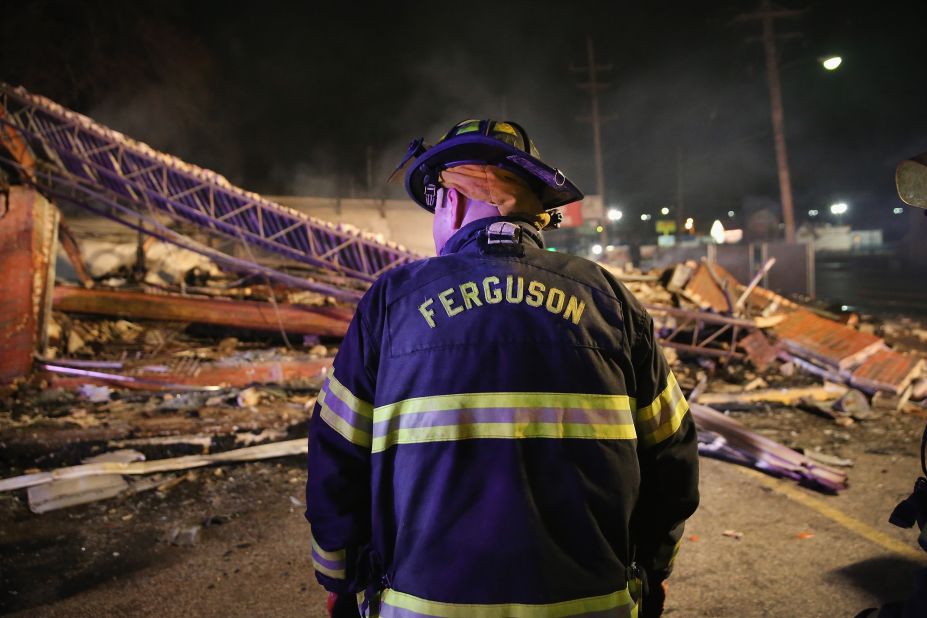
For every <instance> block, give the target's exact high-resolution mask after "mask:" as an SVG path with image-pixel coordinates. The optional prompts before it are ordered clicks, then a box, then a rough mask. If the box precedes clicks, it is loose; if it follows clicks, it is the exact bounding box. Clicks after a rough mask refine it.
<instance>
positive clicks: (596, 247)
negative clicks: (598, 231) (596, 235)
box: [592, 245, 602, 255]
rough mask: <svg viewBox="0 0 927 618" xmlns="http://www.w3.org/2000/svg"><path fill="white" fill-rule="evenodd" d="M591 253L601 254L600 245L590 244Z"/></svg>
mask: <svg viewBox="0 0 927 618" xmlns="http://www.w3.org/2000/svg"><path fill="white" fill-rule="evenodd" d="M592 253H593V254H595V255H602V245H592Z"/></svg>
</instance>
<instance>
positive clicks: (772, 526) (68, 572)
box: [0, 410, 927, 618]
mask: <svg viewBox="0 0 927 618" xmlns="http://www.w3.org/2000/svg"><path fill="white" fill-rule="evenodd" d="M737 416H738V417H739V418H741V419H742V420H743V421H744V422H746V423H747V424H748V425H750V426H752V427H754V428H755V429H758V430H761V431H763V432H764V433H767V434H770V435H773V436H775V437H777V438H778V439H782V440H783V441H786V439H788V441H789V442H790V443H792V444H793V445H795V446H798V445H803V446H805V447H815V448H818V449H819V450H821V451H823V452H827V453H829V454H833V455H839V456H841V457H844V458H848V459H851V460H853V462H854V466H853V467H852V468H850V469H849V471H850V482H851V485H850V488H849V489H848V490H846V491H845V492H843V493H842V494H840V495H839V496H825V495H822V494H818V493H815V492H812V491H809V490H806V489H804V488H800V487H798V486H796V485H795V484H794V483H791V482H788V481H778V480H769V477H761V478H757V477H756V476H755V475H754V474H752V473H750V472H749V471H746V472H745V471H744V470H745V469H743V468H740V467H738V466H734V465H731V464H728V463H724V462H720V461H715V460H708V459H704V458H703V459H702V463H703V468H702V483H701V486H702V495H703V500H702V506H701V508H700V509H699V510H698V512H697V513H696V515H695V516H694V517H693V518H692V520H691V521H690V523H689V525H688V528H687V531H686V537H685V540H684V544H683V548H682V551H681V553H680V556H679V558H678V562H677V568H676V572H675V574H674V576H673V578H672V580H671V583H670V596H669V601H668V609H667V612H666V615H667V616H678V617H680V618H683V617H689V616H705V617H751V616H820V617H827V618H830V617H836V616H854V615H855V614H856V613H857V612H858V611H860V610H861V609H863V608H866V607H871V606H875V605H877V604H880V603H883V602H886V601H889V600H894V599H900V598H903V597H904V596H905V595H907V594H908V593H909V591H910V589H911V581H912V577H913V575H914V572H915V570H916V569H917V568H918V567H919V566H924V565H927V561H925V560H924V559H923V558H922V556H923V557H925V558H927V554H920V553H918V550H917V549H916V541H915V539H916V535H915V534H914V533H913V532H912V531H910V530H907V531H906V530H900V529H897V528H894V527H893V526H891V525H889V524H888V523H887V517H888V514H889V513H890V512H891V509H892V508H893V507H894V506H895V504H896V503H897V502H898V501H899V500H900V499H902V498H904V497H905V496H907V495H908V493H909V492H910V490H911V488H912V486H913V482H914V479H915V478H916V476H917V474H918V470H919V462H918V456H917V453H918V447H919V438H920V435H921V430H922V427H923V423H924V420H923V419H921V418H918V417H916V416H912V415H904V414H899V415H889V416H886V417H883V418H881V419H876V420H873V421H867V422H859V423H856V424H854V425H851V426H849V427H839V426H836V425H835V424H834V423H833V421H832V420H829V419H826V418H821V417H816V416H814V415H811V414H808V413H804V412H798V411H783V410H770V411H764V412H745V413H738V414H737ZM776 434H778V435H776ZM305 476H306V471H305V469H304V463H303V461H301V460H300V458H289V459H286V460H280V461H273V462H260V463H250V464H242V465H237V466H226V467H223V468H210V469H202V470H199V471H198V472H197V473H196V474H195V477H194V478H190V479H187V480H186V481H185V482H183V483H180V484H179V485H177V486H176V487H174V488H173V489H171V490H170V491H168V492H166V493H164V492H162V493H159V492H156V491H149V492H145V493H140V494H136V495H134V496H128V497H125V498H116V499H113V500H109V501H104V502H98V503H94V504H90V505H85V506H80V507H74V508H72V509H68V510H63V511H56V512H52V513H47V514H44V515H35V514H33V513H31V512H30V511H29V509H28V507H27V506H26V504H25V499H24V496H23V495H21V493H15V494H0V589H2V593H0V611H2V612H3V613H9V614H12V615H18V616H101V615H106V616H163V617H169V616H256V615H260V616H324V601H325V594H324V592H323V591H322V590H321V588H319V587H318V585H317V584H316V583H315V581H314V579H313V577H312V571H311V563H310V558H309V528H308V525H307V524H306V523H305V521H304V519H303V509H304V506H303V500H304V497H303V484H304V482H305ZM763 481H765V482H763ZM777 488H785V489H786V490H787V491H790V492H791V493H790V494H789V493H786V494H784V493H782V492H781V491H779V490H778V489H777ZM796 492H797V493H798V494H799V495H800V496H810V497H811V498H812V499H813V500H812V504H811V506H809V505H808V504H805V503H802V502H800V501H798V500H796V497H795V495H794V494H795V493H796ZM821 505H824V506H823V507H822V506H821ZM827 507H830V508H829V509H828V508H827ZM831 509H836V513H837V515H834V512H835V511H833V510H831ZM847 518H852V520H851V519H847ZM854 521H856V522H858V523H860V524H862V527H860V526H857V525H856V524H854V523H853V522H854ZM196 526H199V528H198V531H197V534H196V538H185V537H184V534H183V531H184V529H186V528H190V527H196ZM178 532H180V534H179V537H180V538H175V539H174V542H173V543H172V542H170V539H171V538H173V537H175V536H178ZM725 532H727V534H728V535H727V536H726V535H725ZM732 533H740V534H742V537H740V538H736V537H737V535H736V534H734V535H733V536H730V535H731V534H732ZM879 533H881V534H883V535H885V536H884V537H882V536H879ZM886 539H887V540H886ZM892 541H894V544H892V543H891V542H892ZM908 548H909V549H908ZM905 549H907V551H904V550H905Z"/></svg>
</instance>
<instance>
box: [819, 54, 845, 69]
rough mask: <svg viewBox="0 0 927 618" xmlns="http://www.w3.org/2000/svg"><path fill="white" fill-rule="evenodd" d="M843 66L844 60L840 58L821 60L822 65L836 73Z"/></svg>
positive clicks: (829, 57) (830, 57) (831, 57)
mask: <svg viewBox="0 0 927 618" xmlns="http://www.w3.org/2000/svg"><path fill="white" fill-rule="evenodd" d="M841 64H843V58H841V57H840V56H827V57H826V58H823V59H822V60H821V65H822V66H823V67H824V68H825V69H827V70H828V71H836V70H837V67H839V66H840V65H841Z"/></svg>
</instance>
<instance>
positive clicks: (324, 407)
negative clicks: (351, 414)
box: [316, 390, 372, 448]
mask: <svg viewBox="0 0 927 618" xmlns="http://www.w3.org/2000/svg"><path fill="white" fill-rule="evenodd" d="M326 397H328V395H327V394H326V393H325V391H324V390H322V391H319V396H318V399H316V401H317V402H318V404H319V414H321V416H322V420H323V421H325V423H326V424H327V425H328V426H329V427H331V428H332V429H334V430H335V431H337V432H338V433H339V434H341V436H342V437H343V438H344V439H345V440H347V441H349V442H353V443H354V444H356V445H358V446H362V447H364V448H369V447H370V442H371V439H372V437H371V435H370V432H369V431H364V430H362V429H358V428H357V427H355V426H354V425H352V424H351V423H349V422H348V421H346V420H345V419H343V418H341V417H340V416H339V415H338V414H337V413H335V411H334V410H332V409H331V407H330V406H329V405H328V404H327V403H326V402H325V399H326Z"/></svg>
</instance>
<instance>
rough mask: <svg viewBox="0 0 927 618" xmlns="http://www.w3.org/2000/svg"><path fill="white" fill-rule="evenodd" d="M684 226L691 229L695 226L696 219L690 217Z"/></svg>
mask: <svg viewBox="0 0 927 618" xmlns="http://www.w3.org/2000/svg"><path fill="white" fill-rule="evenodd" d="M683 227H685V228H686V229H687V230H690V231H691V230H692V228H694V227H695V219H693V218H692V217H689V218H688V219H686V224H685V226H683Z"/></svg>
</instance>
